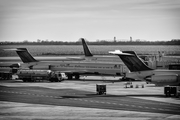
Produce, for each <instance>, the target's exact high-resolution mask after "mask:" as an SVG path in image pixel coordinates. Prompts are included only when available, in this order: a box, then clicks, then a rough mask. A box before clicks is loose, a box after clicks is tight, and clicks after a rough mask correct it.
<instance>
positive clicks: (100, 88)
mask: <svg viewBox="0 0 180 120" xmlns="http://www.w3.org/2000/svg"><path fill="white" fill-rule="evenodd" d="M96 94H97V95H102V94H105V95H106V85H96Z"/></svg>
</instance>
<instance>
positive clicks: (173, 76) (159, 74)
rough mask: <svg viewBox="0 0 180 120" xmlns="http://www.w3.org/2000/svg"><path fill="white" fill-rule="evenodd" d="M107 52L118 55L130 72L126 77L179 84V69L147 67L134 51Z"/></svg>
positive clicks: (165, 83)
mask: <svg viewBox="0 0 180 120" xmlns="http://www.w3.org/2000/svg"><path fill="white" fill-rule="evenodd" d="M109 53H111V54H115V55H118V56H119V57H120V58H121V60H122V61H123V62H124V64H125V65H126V66H127V67H128V68H129V70H130V73H127V74H126V76H125V77H126V78H132V79H137V80H146V81H148V82H152V83H154V84H157V85H179V86H180V70H158V69H157V70H154V69H151V68H149V67H148V66H147V65H146V64H145V63H144V62H143V61H142V60H141V59H140V58H139V57H138V56H137V54H136V53H135V52H134V51H120V50H115V51H110V52H109Z"/></svg>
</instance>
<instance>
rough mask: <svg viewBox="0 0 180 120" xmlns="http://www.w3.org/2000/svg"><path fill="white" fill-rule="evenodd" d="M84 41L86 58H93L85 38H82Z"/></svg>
mask: <svg viewBox="0 0 180 120" xmlns="http://www.w3.org/2000/svg"><path fill="white" fill-rule="evenodd" d="M80 39H81V40H82V45H83V49H84V54H85V56H86V57H92V56H93V55H92V53H91V51H90V50H89V48H88V46H87V44H86V42H85V39H84V38H80Z"/></svg>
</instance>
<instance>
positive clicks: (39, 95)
mask: <svg viewBox="0 0 180 120" xmlns="http://www.w3.org/2000/svg"><path fill="white" fill-rule="evenodd" d="M0 92H5V93H13V94H24V95H33V96H38V97H47V98H63V97H61V96H49V95H41V94H33V93H24V92H14V91H2V90H0ZM69 99H71V100H76V101H84V102H92V103H94V102H96V103H102V104H109V105H110V104H111V105H120V106H131V107H139V108H146V109H151V110H152V109H153V110H160V111H173V110H170V109H162V108H154V107H143V106H136V105H129V104H121V103H111V102H103V101H93V100H86V99H85V100H83V99H77V98H69Z"/></svg>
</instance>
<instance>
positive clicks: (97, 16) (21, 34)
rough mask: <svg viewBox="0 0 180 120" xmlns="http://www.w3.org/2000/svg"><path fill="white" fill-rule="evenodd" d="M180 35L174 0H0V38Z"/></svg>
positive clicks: (178, 1)
mask: <svg viewBox="0 0 180 120" xmlns="http://www.w3.org/2000/svg"><path fill="white" fill-rule="evenodd" d="M130 36H132V38H133V39H143V40H149V41H150V40H153V41H154V40H171V39H180V0H0V41H23V40H29V41H36V40H37V39H41V40H42V39H43V40H46V39H48V40H55V41H77V40H78V39H79V38H81V37H84V38H86V39H87V40H89V41H95V40H97V39H99V40H102V39H113V38H114V37H116V38H117V39H129V38H130Z"/></svg>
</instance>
